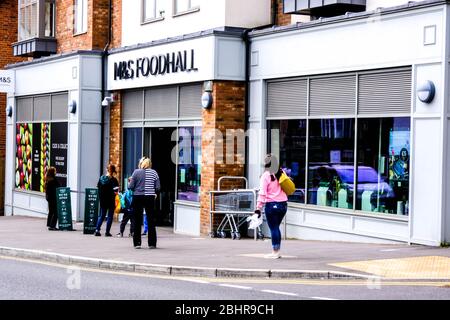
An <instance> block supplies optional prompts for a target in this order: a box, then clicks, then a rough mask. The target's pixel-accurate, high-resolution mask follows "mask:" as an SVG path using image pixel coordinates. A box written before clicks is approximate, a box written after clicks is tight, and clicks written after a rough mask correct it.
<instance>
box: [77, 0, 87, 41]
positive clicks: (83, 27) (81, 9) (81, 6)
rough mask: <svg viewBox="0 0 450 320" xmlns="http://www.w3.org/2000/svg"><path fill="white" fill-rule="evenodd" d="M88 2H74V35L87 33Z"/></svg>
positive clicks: (78, 0) (85, 0)
mask: <svg viewBox="0 0 450 320" xmlns="http://www.w3.org/2000/svg"><path fill="white" fill-rule="evenodd" d="M87 21H88V1H87V0H75V3H74V28H73V29H74V30H73V31H74V34H80V33H85V32H87V24H88V23H87Z"/></svg>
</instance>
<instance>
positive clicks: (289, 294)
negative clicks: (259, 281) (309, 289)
mask: <svg viewBox="0 0 450 320" xmlns="http://www.w3.org/2000/svg"><path fill="white" fill-rule="evenodd" d="M261 292H266V293H274V294H282V295H285V296H295V297H297V296H298V294H296V293H291V292H283V291H275V290H261Z"/></svg>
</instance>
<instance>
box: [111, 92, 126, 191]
mask: <svg viewBox="0 0 450 320" xmlns="http://www.w3.org/2000/svg"><path fill="white" fill-rule="evenodd" d="M116 98H117V100H116V102H114V103H113V104H111V106H110V118H109V121H110V125H109V162H110V163H112V164H114V165H116V171H117V174H118V176H117V180H119V183H120V184H122V150H123V149H122V148H123V142H122V97H121V94H120V93H119V92H117V93H116Z"/></svg>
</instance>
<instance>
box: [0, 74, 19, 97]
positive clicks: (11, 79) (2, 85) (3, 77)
mask: <svg viewBox="0 0 450 320" xmlns="http://www.w3.org/2000/svg"><path fill="white" fill-rule="evenodd" d="M15 83H16V79H15V73H14V71H11V70H0V92H3V93H14V91H15Z"/></svg>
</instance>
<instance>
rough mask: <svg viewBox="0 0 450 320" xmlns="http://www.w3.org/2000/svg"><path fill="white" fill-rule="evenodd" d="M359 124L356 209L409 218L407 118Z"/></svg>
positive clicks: (408, 131)
mask: <svg viewBox="0 0 450 320" xmlns="http://www.w3.org/2000/svg"><path fill="white" fill-rule="evenodd" d="M358 121H359V122H358V179H357V180H358V182H357V183H358V194H357V199H356V209H358V210H362V211H366V212H380V213H389V214H398V215H408V211H409V154H410V118H409V117H399V118H383V119H361V120H358ZM369 173H370V174H369Z"/></svg>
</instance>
